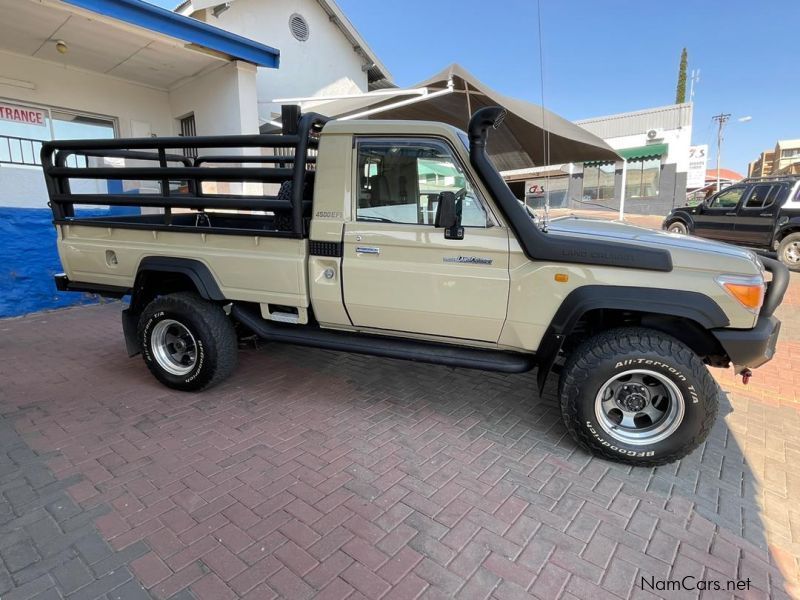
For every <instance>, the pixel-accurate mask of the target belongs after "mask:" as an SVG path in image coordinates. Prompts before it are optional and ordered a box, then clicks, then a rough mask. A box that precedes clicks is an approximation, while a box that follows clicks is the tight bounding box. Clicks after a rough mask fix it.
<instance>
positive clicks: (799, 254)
mask: <svg viewBox="0 0 800 600" xmlns="http://www.w3.org/2000/svg"><path fill="white" fill-rule="evenodd" d="M783 256H784V257H785V258H786V260H788V261H789V262H791V263H798V262H800V242H792V243H790V244H788V245H787V246H786V248H784V250H783Z"/></svg>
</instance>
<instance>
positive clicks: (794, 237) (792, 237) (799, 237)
mask: <svg viewBox="0 0 800 600" xmlns="http://www.w3.org/2000/svg"><path fill="white" fill-rule="evenodd" d="M792 241H800V233H797V232H795V233H790V234H789V235H787V236H786V237H784V238H783V239H782V240H781V242H780V244H779V245H778V260H780V261H781V262H782V263H783V264H784V265H786V266H787V267H788V268H789V270H790V271H794V272H798V271H800V265H797V264H791V263H788V262H785V261H784V260H783V248H784V246H785V245H786V244H788V243H789V242H792Z"/></svg>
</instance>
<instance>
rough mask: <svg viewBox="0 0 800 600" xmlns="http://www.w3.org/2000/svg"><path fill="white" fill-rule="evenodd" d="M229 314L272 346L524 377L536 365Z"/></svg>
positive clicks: (525, 357) (237, 309)
mask: <svg viewBox="0 0 800 600" xmlns="http://www.w3.org/2000/svg"><path fill="white" fill-rule="evenodd" d="M231 314H232V315H233V317H234V318H235V319H237V320H238V321H239V322H241V323H242V324H244V325H246V326H247V327H248V328H250V329H251V330H252V331H253V332H254V333H256V334H257V335H258V336H259V337H261V338H263V339H265V340H269V341H273V342H286V343H289V344H298V345H300V346H313V347H315V348H324V349H326V350H340V351H342V352H355V353H357V354H370V355H373V356H384V357H387V358H400V359H404V360H413V361H418V362H426V363H434V364H439V365H447V366H448V367H464V368H467V369H480V370H483V371H497V372H500V373H523V372H525V371H530V370H531V369H532V368H533V367H534V366H535V365H536V361H535V359H534V356H533V355H532V354H517V353H512V352H500V351H498V350H476V349H474V348H461V347H459V346H451V345H448V344H436V343H432V342H418V341H411V340H405V339H400V338H392V337H384V336H377V335H367V334H358V333H345V332H339V331H328V330H325V329H319V328H316V327H312V326H303V327H297V326H288V325H281V324H278V323H274V322H271V321H267V320H265V319H263V318H262V317H261V315H260V314H259V313H258V311H256V310H253V309H251V308H247V307H244V306H239V305H236V304H234V305H233V308H232V309H231Z"/></svg>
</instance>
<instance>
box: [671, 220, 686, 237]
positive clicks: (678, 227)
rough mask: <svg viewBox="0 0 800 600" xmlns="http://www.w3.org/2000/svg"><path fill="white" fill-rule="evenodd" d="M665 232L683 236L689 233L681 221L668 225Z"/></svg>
mask: <svg viewBox="0 0 800 600" xmlns="http://www.w3.org/2000/svg"><path fill="white" fill-rule="evenodd" d="M667 231H669V232H670V233H682V234H683V235H687V234H688V233H689V229H688V228H687V227H686V224H685V223H684V222H683V221H673V222H672V223H670V224H669V227H667Z"/></svg>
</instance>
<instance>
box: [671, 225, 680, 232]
mask: <svg viewBox="0 0 800 600" xmlns="http://www.w3.org/2000/svg"><path fill="white" fill-rule="evenodd" d="M669 230H670V232H671V233H683V227H681V226H680V225H673V226H672V227H670V228H669Z"/></svg>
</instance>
